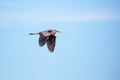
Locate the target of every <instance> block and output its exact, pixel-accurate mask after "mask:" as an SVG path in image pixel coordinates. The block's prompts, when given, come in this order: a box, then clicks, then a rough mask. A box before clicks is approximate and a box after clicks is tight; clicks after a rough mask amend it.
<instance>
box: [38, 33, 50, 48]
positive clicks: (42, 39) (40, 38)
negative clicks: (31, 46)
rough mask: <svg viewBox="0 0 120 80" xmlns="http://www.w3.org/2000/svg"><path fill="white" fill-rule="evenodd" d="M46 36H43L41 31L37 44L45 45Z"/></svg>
mask: <svg viewBox="0 0 120 80" xmlns="http://www.w3.org/2000/svg"><path fill="white" fill-rule="evenodd" d="M47 40H48V37H45V36H44V35H43V34H42V33H40V37H39V41H38V42H39V45H40V46H41V47H42V46H44V45H45V43H46V42H47Z"/></svg>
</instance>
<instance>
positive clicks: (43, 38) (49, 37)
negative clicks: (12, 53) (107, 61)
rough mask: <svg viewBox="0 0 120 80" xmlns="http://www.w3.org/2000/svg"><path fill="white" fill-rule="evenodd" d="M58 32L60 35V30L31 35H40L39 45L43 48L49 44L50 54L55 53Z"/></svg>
mask: <svg viewBox="0 0 120 80" xmlns="http://www.w3.org/2000/svg"><path fill="white" fill-rule="evenodd" d="M57 32H58V33H60V31H58V30H53V29H50V30H45V31H41V32H38V33H29V35H36V34H38V35H39V40H38V43H39V45H40V46H41V47H42V46H44V45H45V44H47V48H48V50H49V51H50V52H54V49H55V44H56V36H55V34H56V33H57Z"/></svg>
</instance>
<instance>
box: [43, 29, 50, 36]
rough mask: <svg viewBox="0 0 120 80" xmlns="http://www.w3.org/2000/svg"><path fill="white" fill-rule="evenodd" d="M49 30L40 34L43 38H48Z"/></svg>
mask: <svg viewBox="0 0 120 80" xmlns="http://www.w3.org/2000/svg"><path fill="white" fill-rule="evenodd" d="M49 31H50V30H46V31H42V32H41V34H42V35H43V36H46V37H47V36H50V32H49Z"/></svg>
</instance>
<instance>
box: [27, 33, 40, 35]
mask: <svg viewBox="0 0 120 80" xmlns="http://www.w3.org/2000/svg"><path fill="white" fill-rule="evenodd" d="M36 34H39V33H29V35H36Z"/></svg>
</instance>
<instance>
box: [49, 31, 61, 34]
mask: <svg viewBox="0 0 120 80" xmlns="http://www.w3.org/2000/svg"><path fill="white" fill-rule="evenodd" d="M56 33H60V31H58V30H51V35H55V34H56Z"/></svg>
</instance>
